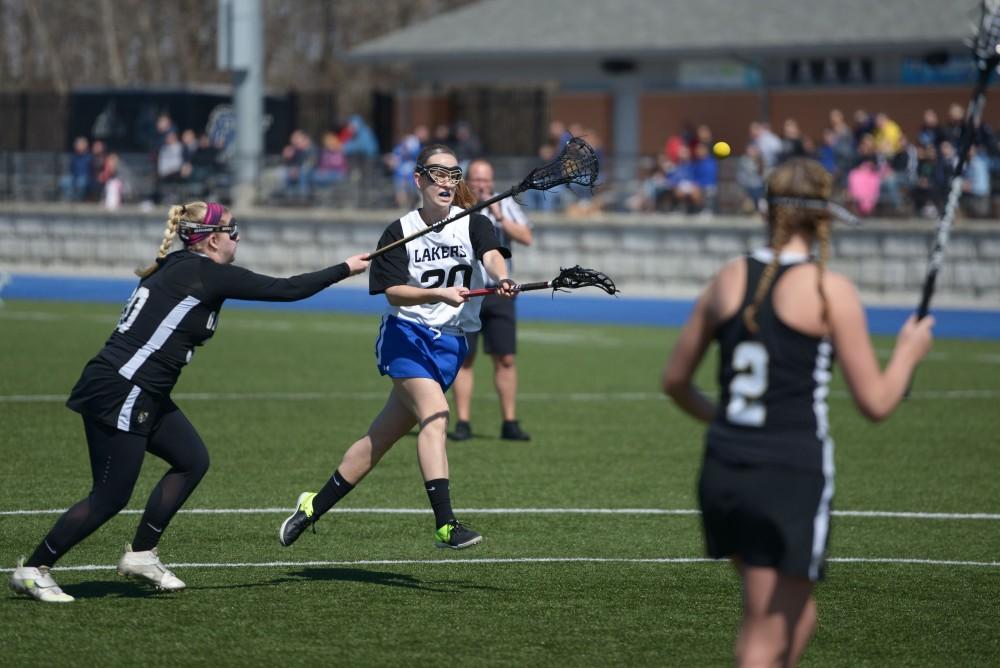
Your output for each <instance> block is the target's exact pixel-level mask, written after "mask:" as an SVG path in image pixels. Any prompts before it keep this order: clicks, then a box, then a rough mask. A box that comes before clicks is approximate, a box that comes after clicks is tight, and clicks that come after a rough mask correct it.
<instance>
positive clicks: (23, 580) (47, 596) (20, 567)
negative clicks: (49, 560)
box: [10, 558, 76, 603]
mask: <svg viewBox="0 0 1000 668" xmlns="http://www.w3.org/2000/svg"><path fill="white" fill-rule="evenodd" d="M10 588H11V589H13V590H14V591H15V592H16V593H17V594H19V595H21V596H30V597H31V598H33V599H35V600H36V601H41V602H42V603H72V602H73V601H75V600H76V599H74V598H73V597H72V596H70V595H69V594H67V593H66V592H64V591H63V590H62V589H60V588H59V585H57V584H56V581H55V580H53V579H52V575H51V574H50V573H49V567H48V566H39V567H38V568H35V567H33V566H25V565H24V559H23V558H21V559H19V560H18V562H17V568H15V569H14V574H13V575H11V576H10Z"/></svg>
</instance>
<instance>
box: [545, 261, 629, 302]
mask: <svg viewBox="0 0 1000 668" xmlns="http://www.w3.org/2000/svg"><path fill="white" fill-rule="evenodd" d="M550 285H551V287H552V290H553V292H554V291H556V290H563V291H566V290H574V289H576V288H590V287H593V288H598V289H600V290H604V291H605V292H607V293H608V294H609V295H613V294H615V293H616V292H621V290H619V289H618V288H617V287H616V286H615V282H614V281H613V280H611V277H610V276H608V275H607V274H605V273H603V272H600V271H597V270H596V269H587V268H585V267H581V266H580V265H576V266H573V267H570V268H569V269H564V268H562V267H560V268H559V275H558V276H556V277H555V278H553V279H552V280H551V281H550Z"/></svg>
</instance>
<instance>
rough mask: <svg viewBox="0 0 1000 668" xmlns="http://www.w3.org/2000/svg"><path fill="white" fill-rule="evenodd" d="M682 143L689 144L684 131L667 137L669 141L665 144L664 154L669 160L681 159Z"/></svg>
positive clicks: (674, 161)
mask: <svg viewBox="0 0 1000 668" xmlns="http://www.w3.org/2000/svg"><path fill="white" fill-rule="evenodd" d="M682 145H684V146H687V140H686V139H684V133H683V132H681V133H680V134H673V135H670V136H669V137H667V141H666V142H664V144H663V155H664V157H665V158H666V159H667V161H668V162H670V163H676V162H677V161H678V160H679V159H680V147H681V146H682Z"/></svg>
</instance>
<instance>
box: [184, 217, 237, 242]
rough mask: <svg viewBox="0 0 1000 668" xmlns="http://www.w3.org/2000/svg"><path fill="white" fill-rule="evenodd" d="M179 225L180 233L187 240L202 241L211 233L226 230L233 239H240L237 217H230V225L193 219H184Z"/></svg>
mask: <svg viewBox="0 0 1000 668" xmlns="http://www.w3.org/2000/svg"><path fill="white" fill-rule="evenodd" d="M178 227H179V229H178V234H179V235H180V237H181V239H184V240H185V241H195V240H197V241H200V240H201V239H204V238H205V237H206V236H208V235H209V234H214V233H216V232H226V233H228V234H229V238H230V239H232V240H233V241H239V240H240V228H239V225H237V224H236V219H235V218H230V219H229V224H228V225H205V224H203V223H196V222H194V221H193V220H182V221H180V223H179V225H178Z"/></svg>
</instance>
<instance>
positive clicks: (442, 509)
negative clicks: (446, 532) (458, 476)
mask: <svg viewBox="0 0 1000 668" xmlns="http://www.w3.org/2000/svg"><path fill="white" fill-rule="evenodd" d="M424 489H426V490H427V498H428V499H430V501H431V508H432V509H433V510H434V528H436V529H437V528H440V527H443V526H444V525H445V524H447V523H448V522H451V521H452V520H454V519H455V513H454V512H452V509H451V492H450V491H449V490H448V479H447V478H435V479H434V480H428V481H427V482H426V483H424Z"/></svg>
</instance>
